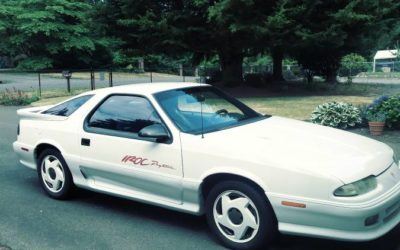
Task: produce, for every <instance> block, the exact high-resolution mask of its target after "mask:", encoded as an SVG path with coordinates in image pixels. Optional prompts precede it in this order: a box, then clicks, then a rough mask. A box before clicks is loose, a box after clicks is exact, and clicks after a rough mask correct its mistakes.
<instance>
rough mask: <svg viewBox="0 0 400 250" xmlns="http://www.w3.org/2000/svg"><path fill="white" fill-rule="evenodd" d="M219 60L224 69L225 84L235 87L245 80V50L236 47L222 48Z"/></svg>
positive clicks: (223, 78)
mask: <svg viewBox="0 0 400 250" xmlns="http://www.w3.org/2000/svg"><path fill="white" fill-rule="evenodd" d="M218 55H219V60H220V63H221V70H222V83H223V84H224V85H225V86H229V87H235V86H239V85H241V84H242V82H243V66H242V64H243V52H242V50H238V49H236V48H231V47H225V48H221V49H220V51H219V53H218Z"/></svg>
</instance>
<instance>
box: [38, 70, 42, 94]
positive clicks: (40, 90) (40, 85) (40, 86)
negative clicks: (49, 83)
mask: <svg viewBox="0 0 400 250" xmlns="http://www.w3.org/2000/svg"><path fill="white" fill-rule="evenodd" d="M38 80H39V97H42V81H41V80H40V72H38Z"/></svg>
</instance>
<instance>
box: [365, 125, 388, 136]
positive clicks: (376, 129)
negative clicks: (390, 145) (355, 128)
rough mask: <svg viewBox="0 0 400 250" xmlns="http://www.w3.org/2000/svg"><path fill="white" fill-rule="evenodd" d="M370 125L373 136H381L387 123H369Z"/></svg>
mask: <svg viewBox="0 0 400 250" xmlns="http://www.w3.org/2000/svg"><path fill="white" fill-rule="evenodd" d="M368 125H369V132H370V133H371V135H381V134H382V133H383V128H384V127H385V122H368Z"/></svg>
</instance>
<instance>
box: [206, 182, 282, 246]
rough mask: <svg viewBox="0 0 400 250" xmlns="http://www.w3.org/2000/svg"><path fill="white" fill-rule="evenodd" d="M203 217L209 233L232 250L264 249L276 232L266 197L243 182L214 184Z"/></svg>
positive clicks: (275, 225)
mask: <svg viewBox="0 0 400 250" xmlns="http://www.w3.org/2000/svg"><path fill="white" fill-rule="evenodd" d="M206 217H207V222H208V225H209V227H210V229H211V231H212V233H213V234H214V235H215V236H216V237H217V239H218V240H220V241H221V242H222V244H223V245H225V246H226V247H228V248H231V249H258V248H262V247H267V246H268V244H269V243H270V242H271V240H272V239H273V238H274V237H275V235H276V232H277V223H276V217H275V214H274V212H273V209H272V207H271V205H270V203H269V201H268V199H267V197H266V196H265V194H264V193H262V192H260V191H259V190H258V189H257V188H255V187H254V186H253V185H251V184H248V183H246V182H242V181H236V180H232V181H223V182H220V183H218V184H216V185H215V186H214V187H213V188H212V189H211V190H210V192H209V194H208V196H207V198H206Z"/></svg>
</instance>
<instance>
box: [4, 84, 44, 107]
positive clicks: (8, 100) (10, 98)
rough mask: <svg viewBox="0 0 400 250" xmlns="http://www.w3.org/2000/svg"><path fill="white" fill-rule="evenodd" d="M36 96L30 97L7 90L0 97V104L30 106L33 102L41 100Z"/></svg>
mask: <svg viewBox="0 0 400 250" xmlns="http://www.w3.org/2000/svg"><path fill="white" fill-rule="evenodd" d="M39 99H40V98H39V96H38V95H36V94H31V95H28V94H27V93H25V92H23V91H21V90H17V89H16V88H13V90H9V89H6V90H5V91H4V92H3V93H1V95H0V104H2V105H28V104H31V103H32V102H35V101H37V100H39Z"/></svg>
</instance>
